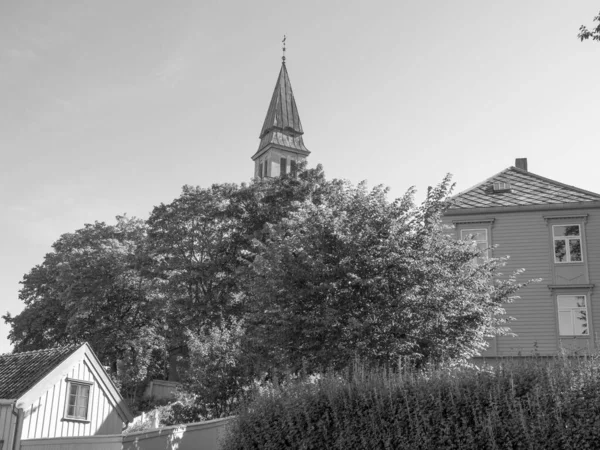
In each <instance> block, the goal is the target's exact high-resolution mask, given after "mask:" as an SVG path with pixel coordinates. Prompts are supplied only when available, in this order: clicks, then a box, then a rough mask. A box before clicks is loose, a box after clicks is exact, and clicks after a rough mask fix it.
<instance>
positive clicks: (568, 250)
mask: <svg viewBox="0 0 600 450" xmlns="http://www.w3.org/2000/svg"><path fill="white" fill-rule="evenodd" d="M574 226H576V227H577V228H578V229H579V234H578V235H577V236H558V237H557V236H555V234H554V229H555V228H556V227H574ZM570 240H578V241H579V251H580V253H581V260H580V261H571V246H570V243H569V241H570ZM556 241H563V242H564V243H565V256H566V261H558V260H557V258H556ZM583 247H584V245H583V226H582V224H580V223H555V224H552V258H553V261H554V264H583V263H584V262H585V254H584V249H583Z"/></svg>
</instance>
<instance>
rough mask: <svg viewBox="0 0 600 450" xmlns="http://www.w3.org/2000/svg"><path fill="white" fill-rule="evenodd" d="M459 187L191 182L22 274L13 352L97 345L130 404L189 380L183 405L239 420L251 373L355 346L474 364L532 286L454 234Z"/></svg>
mask: <svg viewBox="0 0 600 450" xmlns="http://www.w3.org/2000/svg"><path fill="white" fill-rule="evenodd" d="M449 193H450V181H449V177H448V178H446V179H445V180H444V181H443V182H442V183H441V184H440V185H439V186H438V187H436V188H433V189H430V190H429V191H428V195H427V199H426V201H425V202H424V203H423V204H422V205H420V206H417V205H415V204H414V201H413V195H414V191H413V190H412V189H411V190H409V191H408V192H407V194H406V195H405V196H404V197H403V198H401V199H398V200H395V201H389V200H388V199H387V194H388V191H387V189H384V188H382V187H380V186H378V187H376V188H374V189H372V190H369V189H367V188H366V185H364V184H360V185H358V186H353V185H351V184H350V183H349V182H347V181H343V180H326V178H325V175H324V173H323V170H322V168H321V167H320V166H318V167H317V168H316V169H310V170H307V169H306V168H305V167H301V168H300V171H299V173H298V175H297V176H283V177H277V178H273V179H264V180H255V181H254V182H252V183H251V184H249V185H241V186H238V185H234V184H221V185H213V186H211V187H210V188H200V187H190V186H185V187H184V188H183V191H182V193H181V195H180V196H179V197H178V198H176V199H174V200H173V201H172V202H171V203H169V204H161V205H159V206H157V207H156V208H154V210H153V212H152V214H151V215H150V217H149V219H148V220H147V221H146V222H144V221H141V220H136V219H127V218H125V217H119V218H118V220H117V224H116V225H106V224H104V223H95V224H93V225H86V226H85V228H83V229H81V230H77V231H75V232H74V233H68V234H65V235H63V236H61V238H60V239H59V240H57V242H55V244H54V245H53V252H51V253H49V254H48V255H46V257H45V259H44V261H43V263H42V264H40V265H39V266H36V267H34V268H33V269H32V270H31V271H30V272H29V273H28V274H26V275H25V276H24V280H23V288H22V290H21V293H20V296H21V299H22V300H23V301H24V302H25V309H24V310H23V311H22V312H21V314H19V315H17V316H16V317H11V316H10V315H6V316H5V320H6V321H7V322H8V323H9V324H10V325H11V327H12V328H11V332H10V339H11V340H12V342H13V344H15V349H16V350H17V351H22V350H34V349H39V348H45V347H50V346H54V345H62V344H67V343H71V342H83V341H88V342H89V343H90V344H91V346H92V347H93V348H94V350H95V351H96V352H97V354H98V355H99V357H100V359H101V360H102V361H103V362H104V363H105V364H109V365H110V367H111V372H112V374H111V375H112V376H113V379H114V380H115V381H116V383H117V385H118V386H120V388H121V392H122V393H123V394H124V396H125V397H127V398H129V399H130V401H132V402H135V401H139V394H140V393H141V390H142V389H143V386H144V384H145V383H146V382H147V381H148V380H150V379H153V378H159V379H164V378H168V377H169V376H171V379H177V377H176V375H179V376H180V377H181V378H182V379H183V381H184V383H185V386H186V388H187V389H188V390H189V392H190V394H192V395H193V397H194V399H195V400H194V402H193V404H185V405H183V406H182V407H181V408H179V407H176V408H175V409H177V408H179V409H178V411H177V414H179V416H181V417H183V416H186V417H188V416H189V417H202V418H213V417H222V416H224V415H229V414H231V412H232V411H233V409H234V408H235V406H236V405H237V404H238V403H239V401H240V400H241V399H243V398H245V397H246V396H247V395H248V392H250V391H251V390H252V389H253V386H254V385H255V383H256V382H261V380H265V379H266V380H273V379H274V378H275V377H277V376H281V375H282V374H290V373H299V372H300V371H301V370H305V371H307V372H308V373H313V372H318V371H320V370H322V369H324V368H326V367H334V368H336V369H340V368H343V367H346V366H347V364H348V361H350V360H352V358H353V357H355V356H359V357H360V358H362V359H363V360H364V361H365V362H366V363H368V364H370V365H380V364H384V365H386V364H387V365H390V364H393V363H394V362H395V361H396V360H397V359H398V357H408V358H410V359H411V360H412V361H413V362H414V363H416V364H417V365H418V364H426V363H427V362H428V361H445V360H451V361H457V360H464V359H465V358H468V357H470V356H472V355H474V354H475V353H477V352H478V351H480V350H481V349H483V348H484V347H485V345H486V341H485V338H486V337H489V336H492V335H494V334H499V333H502V332H504V331H505V328H504V322H503V321H504V320H505V318H504V316H503V312H504V311H503V309H502V304H503V303H506V302H509V301H511V300H512V299H513V297H514V293H515V291H516V290H517V289H518V288H519V287H520V286H521V285H519V284H518V283H517V282H516V278H515V276H514V275H513V276H511V277H500V276H499V274H498V268H499V267H501V265H502V261H499V260H490V261H488V262H486V263H485V264H483V265H480V266H474V265H473V264H472V263H471V261H472V260H473V258H474V257H476V256H477V255H478V254H479V253H480V251H479V250H478V249H477V248H474V247H473V246H471V245H469V244H467V243H463V242H460V241H456V240H455V239H454V238H453V237H451V236H449V235H448V234H447V231H446V230H445V229H444V227H443V226H442V224H441V215H442V213H443V211H444V209H445V207H446V206H447V201H446V199H447V196H448V195H449ZM178 359H179V363H177V360H178ZM134 406H135V405H134ZM179 416H178V417H179Z"/></svg>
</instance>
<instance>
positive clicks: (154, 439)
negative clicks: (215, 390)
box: [122, 417, 233, 450]
mask: <svg viewBox="0 0 600 450" xmlns="http://www.w3.org/2000/svg"><path fill="white" fill-rule="evenodd" d="M232 419H233V417H226V418H224V419H215V420H207V421H206V422H196V423H187V424H182V425H175V426H172V427H165V428H158V429H155V430H148V431H139V432H137V433H131V434H128V435H127V436H124V437H123V447H122V448H123V450H192V449H195V450H218V449H219V448H220V440H221V439H222V438H223V436H224V435H225V433H226V432H227V426H228V425H229V422H230V421H231V420H232Z"/></svg>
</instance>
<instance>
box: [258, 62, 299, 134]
mask: <svg viewBox="0 0 600 450" xmlns="http://www.w3.org/2000/svg"><path fill="white" fill-rule="evenodd" d="M273 130H277V131H283V132H284V133H286V134H289V135H291V136H299V135H302V134H304V131H302V123H301V122H300V116H299V115H298V107H297V106H296V100H295V99H294V93H293V92H292V85H291V84H290V77H289V75H288V72H287V69H286V67H285V63H283V64H281V70H280V71H279V77H277V84H275V90H274V91H273V96H272V97H271V103H270V104H269V110H268V111H267V117H265V123H264V124H263V127H262V130H261V132H260V136H259V137H260V138H261V139H262V138H263V137H265V136H266V135H267V133H269V132H270V131H273Z"/></svg>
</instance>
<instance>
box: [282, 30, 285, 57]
mask: <svg viewBox="0 0 600 450" xmlns="http://www.w3.org/2000/svg"><path fill="white" fill-rule="evenodd" d="M281 42H282V44H283V47H281V49H282V50H283V56H282V57H281V61H282V62H283V64H285V34H284V35H283V40H282V41H281Z"/></svg>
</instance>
